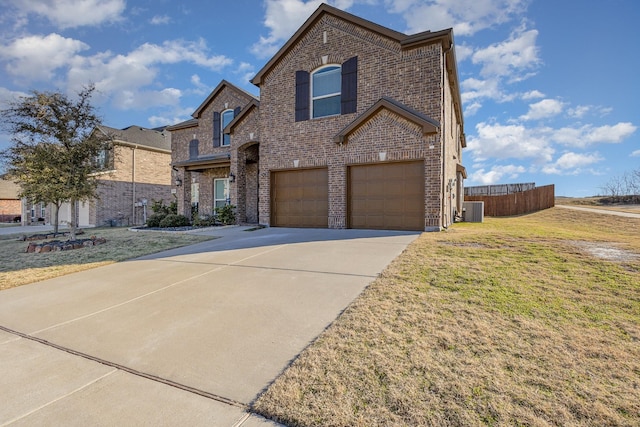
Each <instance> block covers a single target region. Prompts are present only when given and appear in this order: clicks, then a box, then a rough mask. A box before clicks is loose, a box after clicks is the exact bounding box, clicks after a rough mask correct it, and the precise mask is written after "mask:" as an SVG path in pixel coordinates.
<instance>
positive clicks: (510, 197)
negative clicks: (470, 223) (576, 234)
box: [464, 184, 555, 216]
mask: <svg viewBox="0 0 640 427" xmlns="http://www.w3.org/2000/svg"><path fill="white" fill-rule="evenodd" d="M464 200H465V202H474V201H478V202H484V215H485V216H511V215H522V214H526V213H529V212H536V211H540V210H542V209H548V208H552V207H553V206H555V188H554V185H553V184H551V185H545V186H543V187H537V188H534V189H533V190H527V191H522V192H520V193H513V194H505V195H504V196H465V197H464Z"/></svg>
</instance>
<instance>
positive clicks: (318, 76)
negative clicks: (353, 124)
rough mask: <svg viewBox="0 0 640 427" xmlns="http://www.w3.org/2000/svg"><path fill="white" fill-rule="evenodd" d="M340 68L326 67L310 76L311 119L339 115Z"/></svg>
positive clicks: (334, 66)
mask: <svg viewBox="0 0 640 427" xmlns="http://www.w3.org/2000/svg"><path fill="white" fill-rule="evenodd" d="M341 90H342V67H340V65H327V66H325V67H322V68H319V69H317V70H316V71H314V72H313V73H312V74H311V112H312V113H311V117H313V118H314V119H315V118H318V117H327V116H335V115H339V114H340V95H341Z"/></svg>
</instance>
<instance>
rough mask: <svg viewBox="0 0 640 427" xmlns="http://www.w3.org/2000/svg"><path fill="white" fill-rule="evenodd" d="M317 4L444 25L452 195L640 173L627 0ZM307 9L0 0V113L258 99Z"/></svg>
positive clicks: (632, 24) (403, 27) (639, 93)
mask: <svg viewBox="0 0 640 427" xmlns="http://www.w3.org/2000/svg"><path fill="white" fill-rule="evenodd" d="M328 3H329V4H331V5H333V6H335V7H338V8H340V9H343V10H346V11H348V12H350V13H353V14H355V15H359V16H361V17H363V18H365V19H368V20H370V21H373V22H375V23H378V24H381V25H384V26H387V27H390V28H392V29H394V30H397V31H401V32H405V33H407V34H413V33H416V32H420V31H424V30H432V31H437V30H441V29H444V28H449V27H453V28H454V35H455V43H456V54H457V58H458V71H459V79H460V85H461V91H462V99H463V107H464V119H465V133H466V135H467V144H468V148H467V149H466V150H465V151H464V153H463V163H464V165H465V166H466V168H467V172H468V175H469V176H468V179H467V180H466V181H465V185H467V186H472V185H483V184H501V183H515V182H535V183H536V184H537V185H546V184H555V185H556V194H557V195H564V196H576V197H581V196H590V195H595V194H599V193H602V189H601V187H603V186H604V185H605V184H606V183H607V182H609V180H611V179H612V177H616V176H620V175H621V174H623V173H624V172H626V171H631V170H635V169H639V168H640V130H638V126H640V117H639V112H640V90H639V88H640V84H638V82H637V79H638V76H640V55H638V51H639V50H638V47H637V42H638V40H640V30H639V29H638V27H639V24H638V23H639V22H640V2H638V1H637V0H608V1H606V2H605V1H594V0H560V1H550V0H332V1H328ZM319 4H320V2H319V1H308V0H307V1H304V0H263V1H259V0H235V1H232V2H217V1H216V2H212V1H211V2H207V1H177V0H29V1H25V0H0V107H2V108H4V107H5V106H6V104H5V102H6V101H7V100H8V99H11V98H13V97H16V96H20V95H24V94H26V93H28V91H29V90H32V89H36V90H52V91H61V92H65V93H68V94H70V95H72V94H74V93H75V92H77V91H78V90H79V89H80V88H81V87H82V86H83V85H86V84H87V83H90V82H93V83H95V84H96V86H97V88H98V90H99V93H98V95H97V96H96V97H95V98H94V104H95V105H96V106H97V107H98V108H99V111H100V113H101V115H102V117H103V119H104V123H105V124H106V125H108V126H111V127H116V128H123V127H126V126H129V125H133V124H136V125H140V126H145V127H156V126H162V125H167V124H174V123H177V122H180V121H182V120H186V119H189V118H190V115H191V113H193V111H194V110H195V109H196V108H197V107H198V106H199V105H200V103H201V102H202V101H203V100H204V99H205V98H206V96H207V95H208V94H209V93H210V91H211V90H212V89H213V88H214V87H215V86H216V85H217V84H218V83H219V82H220V80H221V79H227V80H229V81H230V82H232V83H234V84H236V85H238V86H240V87H242V88H244V89H246V90H248V91H249V92H251V93H254V94H258V90H257V88H256V87H255V86H253V85H252V84H251V83H249V80H250V79H251V78H252V77H253V75H254V74H255V73H256V72H257V71H259V70H260V68H262V66H263V65H264V64H265V63H266V61H267V60H268V59H269V58H270V56H271V55H272V54H273V53H275V52H276V51H277V49H278V48H279V47H280V46H282V45H283V44H284V43H285V42H286V40H287V39H288V38H289V37H290V36H291V35H292V34H293V32H295V30H296V29H297V28H298V27H299V26H300V25H301V24H302V23H303V22H304V21H305V19H306V18H307V17H308V16H309V15H310V14H311V13H313V11H314V10H315V9H316V8H317V6H318V5H319ZM8 143H9V136H8V135H0V149H2V148H5V147H6V146H7V144H8Z"/></svg>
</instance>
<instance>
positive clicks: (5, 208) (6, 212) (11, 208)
mask: <svg viewBox="0 0 640 427" xmlns="http://www.w3.org/2000/svg"><path fill="white" fill-rule="evenodd" d="M21 209H22V203H21V202H20V200H11V199H0V222H12V221H13V219H14V218H15V217H18V216H20V215H22V213H21V212H20V210H21Z"/></svg>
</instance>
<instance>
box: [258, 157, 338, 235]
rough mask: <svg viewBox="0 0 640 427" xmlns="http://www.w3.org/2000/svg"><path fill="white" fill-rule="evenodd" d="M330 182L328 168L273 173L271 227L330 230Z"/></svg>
mask: <svg viewBox="0 0 640 427" xmlns="http://www.w3.org/2000/svg"><path fill="white" fill-rule="evenodd" d="M328 182H329V181H328V174H327V169H326V168H322V169H301V170H292V171H280V172H273V173H272V174H271V225H272V226H274V227H318V228H327V227H328V225H329V220H328V217H329V184H328Z"/></svg>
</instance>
